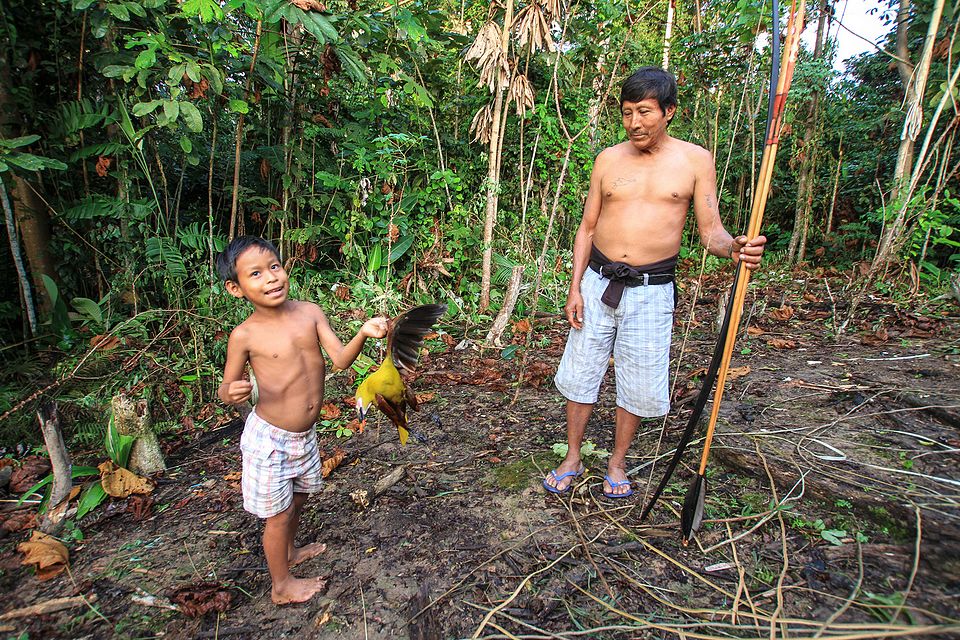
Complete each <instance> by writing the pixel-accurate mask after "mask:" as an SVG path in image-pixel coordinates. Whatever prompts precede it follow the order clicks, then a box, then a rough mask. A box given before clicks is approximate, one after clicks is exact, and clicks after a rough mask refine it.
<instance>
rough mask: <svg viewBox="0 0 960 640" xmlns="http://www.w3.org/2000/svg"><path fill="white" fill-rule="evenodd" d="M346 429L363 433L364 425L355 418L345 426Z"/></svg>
mask: <svg viewBox="0 0 960 640" xmlns="http://www.w3.org/2000/svg"><path fill="white" fill-rule="evenodd" d="M343 426H344V427H345V428H347V429H350V430H351V431H353V432H354V433H363V423H362V422H360V421H359V420H357V419H356V418H354V419H353V420H351V421H350V422H348V423H347V424H345V425H343Z"/></svg>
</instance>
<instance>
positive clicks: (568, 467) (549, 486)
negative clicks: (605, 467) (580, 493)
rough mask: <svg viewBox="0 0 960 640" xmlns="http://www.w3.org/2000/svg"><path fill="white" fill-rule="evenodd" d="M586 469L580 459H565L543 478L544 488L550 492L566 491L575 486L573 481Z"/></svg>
mask: <svg viewBox="0 0 960 640" xmlns="http://www.w3.org/2000/svg"><path fill="white" fill-rule="evenodd" d="M585 470H586V469H584V467H583V465H582V464H580V461H579V460H575V461H572V462H568V461H566V460H564V461H563V462H562V463H561V464H560V466H559V467H557V468H556V469H554V470H553V471H551V472H550V473H548V474H547V477H546V478H544V479H543V488H544V489H546V490H547V491H549V492H550V493H566V492H567V491H569V490H570V487H572V486H573V481H574V480H576V479H577V478H579V477H580V476H582V475H583V472H584V471H585Z"/></svg>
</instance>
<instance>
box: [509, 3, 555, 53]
mask: <svg viewBox="0 0 960 640" xmlns="http://www.w3.org/2000/svg"><path fill="white" fill-rule="evenodd" d="M515 24H516V26H515V27H514V29H515V30H516V32H517V44H519V45H520V46H521V47H525V46H527V44H529V45H530V50H531V51H533V52H536V51H540V50H542V49H546V50H547V51H556V50H557V46H556V45H555V44H554V43H553V37H552V36H551V35H550V25H549V24H548V22H547V18H546V16H545V15H544V12H543V8H542V7H541V6H540V5H539V4H537V3H536V2H534V3H531V4H528V5H527V6H526V7H524V8H523V9H521V10H520V12H519V13H518V14H517V19H516V21H515Z"/></svg>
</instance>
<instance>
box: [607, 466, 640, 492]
mask: <svg viewBox="0 0 960 640" xmlns="http://www.w3.org/2000/svg"><path fill="white" fill-rule="evenodd" d="M603 495H605V496H606V497H608V498H626V497H627V496H631V495H633V488H632V487H631V486H630V480H629V479H628V478H627V473H626V472H625V471H624V470H623V469H620V468H610V467H608V468H607V475H605V476H603Z"/></svg>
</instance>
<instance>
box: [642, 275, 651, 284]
mask: <svg viewBox="0 0 960 640" xmlns="http://www.w3.org/2000/svg"><path fill="white" fill-rule="evenodd" d="M649 284H650V274H649V273H644V274H643V286H645V287H646V286H647V285H649Z"/></svg>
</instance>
